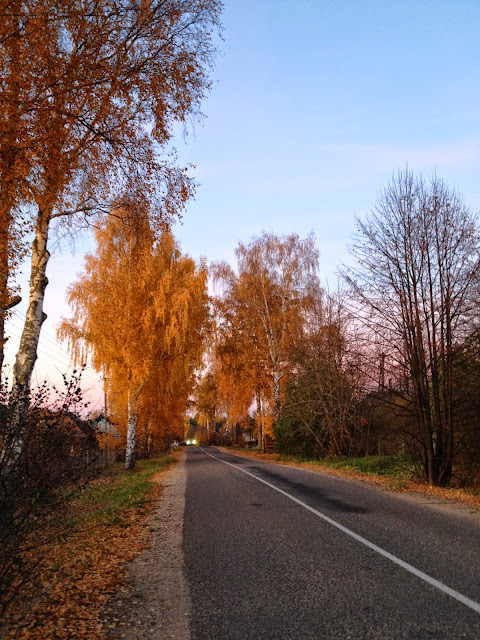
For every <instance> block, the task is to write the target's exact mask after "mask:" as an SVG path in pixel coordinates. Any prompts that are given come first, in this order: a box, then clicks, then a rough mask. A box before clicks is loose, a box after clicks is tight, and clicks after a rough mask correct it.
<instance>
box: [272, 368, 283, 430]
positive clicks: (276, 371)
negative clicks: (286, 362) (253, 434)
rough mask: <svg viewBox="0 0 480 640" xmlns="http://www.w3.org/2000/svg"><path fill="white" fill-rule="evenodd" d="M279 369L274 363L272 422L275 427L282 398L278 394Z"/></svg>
mask: <svg viewBox="0 0 480 640" xmlns="http://www.w3.org/2000/svg"><path fill="white" fill-rule="evenodd" d="M281 378H282V376H281V374H280V367H279V366H278V362H277V361H275V362H274V365H273V421H274V423H275V424H276V425H277V424H278V421H279V420H280V410H281V408H282V396H281V393H280V380H281Z"/></svg>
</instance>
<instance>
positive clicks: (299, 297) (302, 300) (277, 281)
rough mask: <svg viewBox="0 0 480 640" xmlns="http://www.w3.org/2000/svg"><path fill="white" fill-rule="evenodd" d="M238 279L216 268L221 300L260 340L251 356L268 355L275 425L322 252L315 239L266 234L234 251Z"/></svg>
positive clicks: (227, 268) (222, 266)
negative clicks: (232, 305) (258, 352)
mask: <svg viewBox="0 0 480 640" xmlns="http://www.w3.org/2000/svg"><path fill="white" fill-rule="evenodd" d="M235 253H236V256H237V264H238V275H237V274H235V272H234V271H233V269H232V268H231V267H230V266H229V265H227V264H225V263H223V264H218V265H216V266H215V267H214V275H215V277H216V279H217V281H218V282H221V283H222V285H223V287H224V291H223V294H222V296H223V298H224V299H230V300H231V301H236V302H237V304H238V306H239V308H242V313H243V314H244V316H243V317H244V318H245V323H247V326H249V327H251V331H250V335H251V336H257V343H256V344H255V343H253V342H252V343H251V344H252V346H251V350H252V351H253V350H254V349H255V348H260V349H261V348H262V345H263V349H264V352H263V353H264V355H263V358H264V359H265V362H268V367H269V373H270V375H271V381H272V382H271V384H272V387H271V388H272V394H273V398H274V407H273V417H274V421H275V422H277V421H278V419H279V416H280V408H281V404H282V396H281V381H282V378H284V376H285V375H286V374H287V373H288V371H289V366H290V363H291V353H292V347H293V345H294V342H295V340H296V339H297V338H298V336H299V335H300V334H301V332H302V326H303V320H304V313H305V311H306V309H307V308H308V304H309V300H310V292H311V289H312V287H314V286H316V284H317V278H316V271H317V267H318V250H317V248H316V246H315V241H314V237H313V234H310V235H309V236H307V237H306V238H305V239H300V238H299V236H298V235H297V234H292V235H289V236H276V235H274V234H268V233H263V234H262V235H261V236H260V237H258V238H253V239H252V241H251V242H250V243H248V244H243V243H240V244H239V246H238V247H237V249H236V251H235Z"/></svg>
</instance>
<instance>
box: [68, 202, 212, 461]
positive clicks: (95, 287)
mask: <svg viewBox="0 0 480 640" xmlns="http://www.w3.org/2000/svg"><path fill="white" fill-rule="evenodd" d="M117 213H118V218H112V219H111V220H110V221H109V222H108V223H107V224H105V225H103V226H102V227H101V228H100V229H99V230H98V231H97V232H96V237H97V243H98V249H97V252H96V254H95V255H90V256H87V258H86V265H85V275H84V276H82V277H81V278H80V279H79V280H78V281H77V282H75V283H74V284H73V285H71V287H70V288H69V293H68V298H69V303H70V305H71V306H72V307H73V310H74V317H73V319H72V320H64V321H63V323H62V325H61V327H60V331H59V336H60V337H61V338H64V339H67V340H68V343H69V347H70V349H71V350H72V351H73V352H74V354H75V356H76V358H77V359H79V358H80V359H84V358H85V353H84V351H85V350H86V351H90V352H91V354H92V361H93V365H94V366H95V368H97V370H99V371H101V370H103V369H106V370H107V371H108V378H109V381H110V388H111V393H110V398H111V404H112V405H116V407H117V412H118V405H123V407H126V410H127V411H126V413H127V423H128V424H127V451H126V468H127V469H131V468H132V467H133V466H134V464H135V456H136V442H137V423H138V419H139V411H141V410H142V409H143V410H144V413H145V416H144V418H145V420H144V424H145V422H146V418H147V415H146V414H148V418H149V419H152V417H153V418H155V415H156V416H157V417H158V413H156V412H155V411H153V410H152V403H154V402H155V401H157V402H159V401H160V400H161V398H162V396H163V397H166V396H175V395H176V394H177V393H178V392H179V391H181V394H180V395H181V396H182V398H184V400H185V401H186V396H187V395H188V391H191V389H192V387H193V382H194V371H195V368H196V367H197V366H199V364H200V361H201V357H202V353H203V338H204V330H205V326H206V321H207V318H208V307H207V304H208V296H207V292H206V278H207V273H206V268H205V266H204V265H200V267H199V268H197V266H196V265H195V262H194V261H193V260H192V259H191V258H189V257H187V256H182V254H181V252H180V250H179V248H178V246H177V244H176V242H175V240H174V238H173V236H172V235H171V234H170V233H169V232H164V233H163V234H162V235H161V236H160V238H159V240H158V241H155V238H154V235H153V234H152V230H151V228H150V225H149V222H148V219H145V218H142V217H137V216H136V215H135V211H132V210H131V209H130V210H127V211H125V210H122V211H118V212H117ZM82 349H83V350H84V351H82ZM113 410H115V406H113ZM120 413H121V412H120Z"/></svg>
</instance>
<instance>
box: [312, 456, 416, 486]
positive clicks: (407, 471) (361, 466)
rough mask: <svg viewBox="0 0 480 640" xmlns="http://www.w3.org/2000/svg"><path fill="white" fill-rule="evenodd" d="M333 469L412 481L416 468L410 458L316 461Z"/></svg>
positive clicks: (377, 457)
mask: <svg viewBox="0 0 480 640" xmlns="http://www.w3.org/2000/svg"><path fill="white" fill-rule="evenodd" d="M316 462H317V463H318V464H321V465H323V466H326V467H330V468H332V469H351V470H353V471H360V472H361V473H368V474H373V475H377V476H384V477H387V478H391V479H392V480H403V481H405V480H412V479H413V477H414V476H415V467H414V464H413V462H412V460H411V458H410V457H409V456H405V455H396V456H366V457H364V458H337V459H327V458H324V459H322V460H317V461H316Z"/></svg>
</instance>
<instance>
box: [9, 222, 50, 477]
mask: <svg viewBox="0 0 480 640" xmlns="http://www.w3.org/2000/svg"><path fill="white" fill-rule="evenodd" d="M49 221H50V215H49V213H45V212H44V213H40V215H39V217H38V223H37V228H36V234H35V239H34V241H33V243H32V262H31V274H30V297H29V303H28V310H27V315H26V318H25V324H24V327H23V331H22V337H21V340H20V346H19V348H18V352H17V356H16V359H15V365H14V367H13V384H12V394H11V398H10V405H9V418H8V431H9V434H10V437H11V439H10V446H9V452H8V458H9V459H8V466H10V467H15V466H16V463H17V461H18V459H19V458H20V456H21V454H22V450H23V443H24V436H25V425H26V420H27V415H28V404H29V397H30V382H31V379H32V373H33V368H34V366H35V362H36V360H37V348H38V341H39V338H40V330H41V327H42V324H43V322H44V321H45V319H46V317H47V316H46V314H45V313H44V311H43V301H44V295H45V288H46V286H47V284H48V279H47V277H46V269H47V264H48V259H49V258H50V254H49V252H48V250H47V242H48V226H49Z"/></svg>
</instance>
